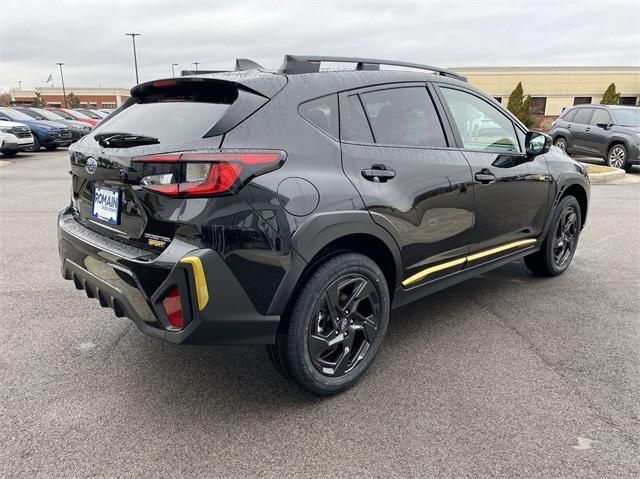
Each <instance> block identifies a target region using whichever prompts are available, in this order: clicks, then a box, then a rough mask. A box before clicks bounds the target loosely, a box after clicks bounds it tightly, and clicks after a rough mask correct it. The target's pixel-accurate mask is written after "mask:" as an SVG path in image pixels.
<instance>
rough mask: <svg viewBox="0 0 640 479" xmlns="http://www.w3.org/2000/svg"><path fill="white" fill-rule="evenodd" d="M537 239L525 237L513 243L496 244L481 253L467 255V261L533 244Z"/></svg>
mask: <svg viewBox="0 0 640 479" xmlns="http://www.w3.org/2000/svg"><path fill="white" fill-rule="evenodd" d="M536 241H537V240H535V239H525V240H520V241H514V242H513V243H507V244H503V245H502V246H496V247H495V248H491V249H487V250H484V251H480V252H479V253H474V254H472V255H469V256H467V261H473V260H476V259H480V258H484V257H485V256H491V255H492V254H496V253H501V252H502V251H506V250H508V249H513V248H517V247H519V246H524V245H529V244H533V243H535V242H536Z"/></svg>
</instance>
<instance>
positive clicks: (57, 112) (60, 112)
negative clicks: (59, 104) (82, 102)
mask: <svg viewBox="0 0 640 479" xmlns="http://www.w3.org/2000/svg"><path fill="white" fill-rule="evenodd" d="M53 113H54V114H56V115H58V116H61V117H62V118H64V119H65V120H75V118H74V117H72V116H71V115H69V113H67V112H66V111H62V110H53Z"/></svg>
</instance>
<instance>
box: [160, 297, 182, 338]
mask: <svg viewBox="0 0 640 479" xmlns="http://www.w3.org/2000/svg"><path fill="white" fill-rule="evenodd" d="M162 307H163V308H164V311H165V313H167V318H169V324H170V325H171V326H173V327H174V328H178V329H182V327H183V326H184V317H183V316H182V303H181V302H180V290H178V288H177V287H175V286H174V287H173V288H171V290H170V291H169V293H168V294H167V295H166V296H165V297H164V299H163V300H162Z"/></svg>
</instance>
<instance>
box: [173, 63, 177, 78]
mask: <svg viewBox="0 0 640 479" xmlns="http://www.w3.org/2000/svg"><path fill="white" fill-rule="evenodd" d="M177 66H178V64H177V63H172V64H171V76H173V77H175V76H176V72H175V70H174V69H173V67H177Z"/></svg>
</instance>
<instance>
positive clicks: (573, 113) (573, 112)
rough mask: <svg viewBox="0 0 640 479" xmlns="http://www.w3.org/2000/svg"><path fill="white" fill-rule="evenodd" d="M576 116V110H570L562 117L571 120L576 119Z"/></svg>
mask: <svg viewBox="0 0 640 479" xmlns="http://www.w3.org/2000/svg"><path fill="white" fill-rule="evenodd" d="M575 117H576V110H569V111H568V112H567V114H566V115H563V116H562V119H563V120H564V121H569V122H571V121H574V119H575Z"/></svg>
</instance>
